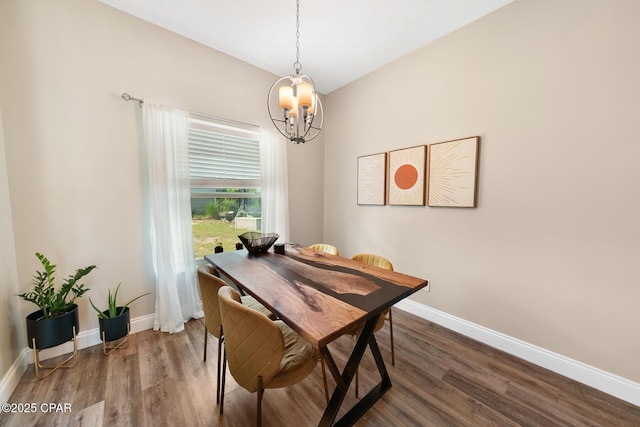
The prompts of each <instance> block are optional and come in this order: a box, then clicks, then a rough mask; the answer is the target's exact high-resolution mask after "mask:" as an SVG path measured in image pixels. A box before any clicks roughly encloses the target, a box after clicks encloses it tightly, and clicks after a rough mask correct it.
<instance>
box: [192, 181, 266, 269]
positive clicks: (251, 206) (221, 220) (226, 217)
mask: <svg viewBox="0 0 640 427" xmlns="http://www.w3.org/2000/svg"><path fill="white" fill-rule="evenodd" d="M217 191H218V192H219V193H222V192H229V193H236V194H234V196H236V197H228V198H227V197H218V198H209V199H208V198H203V197H192V198H191V221H192V226H193V246H194V253H195V258H196V259H201V258H203V257H204V256H205V255H209V254H212V253H214V252H215V247H216V246H217V245H218V244H221V245H222V247H223V248H224V251H225V252H227V251H234V250H235V249H236V243H240V239H239V238H238V235H240V234H242V233H245V232H247V231H255V230H259V229H260V198H259V197H256V196H255V195H256V194H257V190H256V189H247V190H246V192H245V193H243V195H244V194H246V195H247V197H246V198H240V197H237V196H239V194H237V193H238V190H237V189H217ZM192 194H193V189H192ZM236 226H237V227H238V228H236Z"/></svg>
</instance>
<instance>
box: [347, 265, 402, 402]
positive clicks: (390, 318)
mask: <svg viewBox="0 0 640 427" xmlns="http://www.w3.org/2000/svg"><path fill="white" fill-rule="evenodd" d="M351 259H352V260H355V261H360V262H362V263H364V264H369V265H373V266H375V267H380V268H384V269H385V270H391V271H393V264H391V261H389V260H388V259H386V258H384V257H382V256H380V255H375V254H366V253H361V254H355V255H354V256H352V257H351ZM385 320H388V321H389V336H390V338H391V364H392V365H394V366H395V364H396V356H395V352H394V349H393V316H392V314H391V307H389V308H388V309H386V310H385V311H383V312H382V315H381V316H380V318H379V319H378V323H376V326H375V328H374V332H378V331H379V330H380V329H382V326H383V325H384V321H385ZM356 397H358V371H356Z"/></svg>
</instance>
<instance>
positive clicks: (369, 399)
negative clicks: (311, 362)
mask: <svg viewBox="0 0 640 427" xmlns="http://www.w3.org/2000/svg"><path fill="white" fill-rule="evenodd" d="M377 321H378V316H373V317H372V318H370V319H369V320H367V321H366V322H365V324H364V327H363V328H362V331H360V335H359V336H358V340H357V341H356V345H355V347H354V348H353V351H352V352H351V356H349V360H348V361H347V364H346V365H345V367H344V370H343V371H342V373H340V371H339V370H338V367H337V366H336V363H335V361H334V360H333V357H332V356H331V353H330V352H329V349H328V348H327V347H326V346H325V347H323V348H322V349H321V350H320V351H321V352H322V357H323V359H324V361H325V362H326V364H327V366H328V368H329V371H330V372H331V375H333V378H334V379H335V380H336V389H335V390H334V392H333V395H332V396H331V400H329V404H328V405H327V409H325V411H324V414H323V416H322V419H321V420H320V424H319V425H320V426H332V425H333V426H350V425H353V424H354V423H355V422H356V421H357V420H358V419H359V418H360V417H362V415H364V413H365V412H366V411H367V410H368V409H369V408H371V407H372V406H373V404H374V403H376V401H377V400H378V399H380V398H381V397H382V395H383V394H384V393H385V392H386V391H387V390H389V389H390V388H391V379H390V378H389V373H388V372H387V368H386V366H385V365H384V361H383V360H382V355H381V354H380V349H379V348H378V343H377V342H376V339H375V337H374V336H373V332H374V328H375V326H376V323H377ZM367 346H368V347H369V348H370V349H371V353H373V358H374V360H375V361H376V365H377V367H378V372H379V373H380V376H381V378H382V380H381V381H380V382H379V383H378V384H377V385H376V386H375V387H374V388H373V389H372V390H371V391H370V392H369V393H367V395H366V396H364V397H363V398H362V399H361V400H360V401H359V402H358V403H356V405H355V406H354V407H353V408H351V409H350V410H349V411H348V412H347V413H346V414H344V416H343V417H342V418H340V419H339V420H338V421H336V422H335V423H334V420H335V419H336V416H337V415H338V410H339V409H340V406H341V405H342V402H343V400H344V397H345V396H346V394H347V391H348V390H349V386H350V385H351V381H352V380H353V377H354V376H355V374H356V370H357V369H358V365H359V364H360V360H361V359H362V356H363V355H364V352H365V350H366V349H367Z"/></svg>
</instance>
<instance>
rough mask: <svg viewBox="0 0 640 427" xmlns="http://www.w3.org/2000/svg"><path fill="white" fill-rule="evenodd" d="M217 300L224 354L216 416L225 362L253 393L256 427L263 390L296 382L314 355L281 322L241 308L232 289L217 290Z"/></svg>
mask: <svg viewBox="0 0 640 427" xmlns="http://www.w3.org/2000/svg"><path fill="white" fill-rule="evenodd" d="M218 299H219V303H220V315H221V317H222V326H223V329H224V337H225V338H224V339H225V354H226V358H225V359H223V361H222V368H223V371H222V372H223V374H222V375H223V376H222V389H221V390H222V393H221V400H220V413H222V409H223V406H224V383H225V377H226V368H225V361H226V362H228V364H229V372H231V375H233V378H234V379H235V380H236V382H237V383H238V385H240V386H241V387H243V388H244V389H246V390H247V391H249V392H251V393H253V392H257V399H258V401H257V425H258V426H260V425H261V423H262V395H263V393H264V390H265V389H267V388H282V387H287V386H290V385H294V384H297V383H299V382H300V381H302V380H303V379H305V378H306V377H307V376H308V375H309V374H310V373H311V372H312V371H313V370H314V368H315V367H316V364H317V363H318V355H317V353H316V352H315V351H314V348H313V346H312V345H311V344H309V343H308V342H307V341H305V340H304V339H303V338H302V337H301V336H300V335H298V334H297V333H296V332H295V331H294V330H293V329H291V328H290V327H289V326H287V325H286V324H285V323H284V322H283V321H281V320H276V321H272V320H270V319H269V318H268V317H267V316H265V315H264V314H262V313H259V312H257V311H255V310H252V309H250V308H248V307H246V306H245V305H243V304H242V303H241V300H240V294H238V292H237V291H236V290H235V289H232V288H231V287H228V286H227V287H223V288H220V290H219V291H218Z"/></svg>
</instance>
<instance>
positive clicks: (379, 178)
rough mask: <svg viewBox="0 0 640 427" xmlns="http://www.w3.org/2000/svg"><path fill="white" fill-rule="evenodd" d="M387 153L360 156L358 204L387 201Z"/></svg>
mask: <svg viewBox="0 0 640 427" xmlns="http://www.w3.org/2000/svg"><path fill="white" fill-rule="evenodd" d="M386 179H387V153H377V154H369V155H366V156H360V157H358V195H357V203H358V205H385V204H386V202H387V192H386V189H387V181H386Z"/></svg>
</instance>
